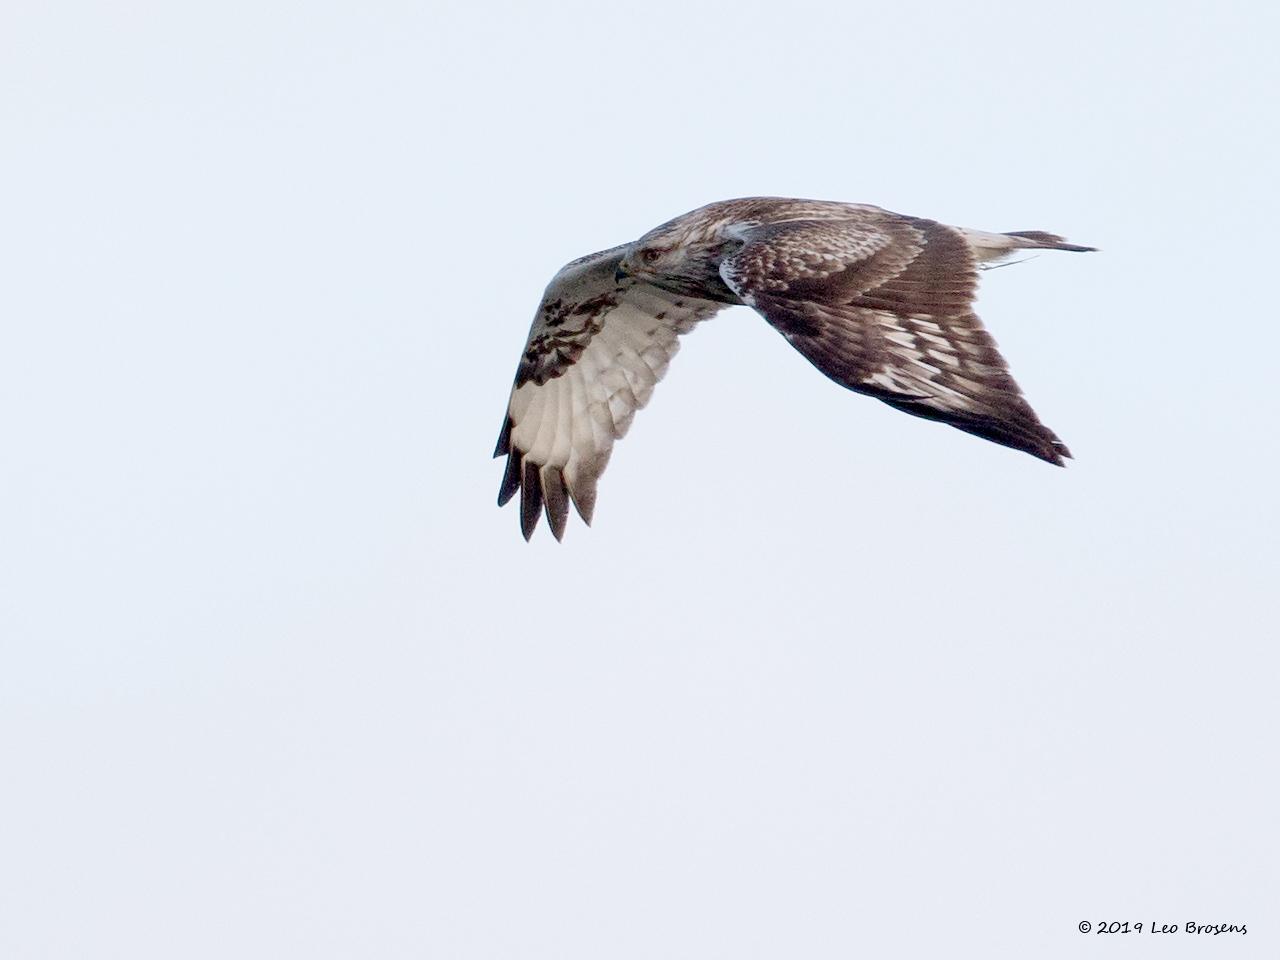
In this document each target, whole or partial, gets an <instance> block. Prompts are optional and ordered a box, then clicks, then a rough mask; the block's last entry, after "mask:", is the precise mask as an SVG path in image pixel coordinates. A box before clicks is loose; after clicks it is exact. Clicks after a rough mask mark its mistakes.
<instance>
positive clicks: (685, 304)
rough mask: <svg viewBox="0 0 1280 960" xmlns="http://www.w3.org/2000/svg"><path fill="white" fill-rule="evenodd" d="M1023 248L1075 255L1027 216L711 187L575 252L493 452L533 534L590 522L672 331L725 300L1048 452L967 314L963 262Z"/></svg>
mask: <svg viewBox="0 0 1280 960" xmlns="http://www.w3.org/2000/svg"><path fill="white" fill-rule="evenodd" d="M1025 249H1048V250H1073V251H1088V250H1092V249H1093V248H1092V247H1081V246H1076V245H1074V244H1070V243H1067V242H1066V241H1065V240H1063V239H1062V238H1061V237H1058V236H1055V235H1054V234H1051V233H1042V232H1040V231H1034V230H1024V231H1014V232H1011V233H985V232H982V231H979V230H968V229H964V228H961V227H950V226H947V225H945V224H942V223H938V222H936V221H933V220H925V219H922V218H920V217H909V216H903V215H901V214H897V213H891V212H889V211H888V210H883V209H881V208H879V207H873V206H868V205H865V204H851V203H836V202H831V201H825V200H795V199H786V198H780V197H749V198H745V199H740V200H724V201H721V202H718V203H712V204H709V205H707V206H705V207H700V208H699V209H697V210H693V211H691V212H689V213H686V214H684V215H683V216H679V217H676V218H675V219H674V220H670V221H668V222H667V223H664V224H662V225H661V226H659V227H655V228H654V229H653V230H650V231H649V232H648V233H646V234H645V235H644V236H642V237H641V238H640V239H639V240H636V241H634V242H632V243H627V244H623V245H622V246H619V247H613V248H612V249H609V250H602V251H601V252H599V253H593V254H591V255H590V256H586V257H582V258H580V259H578V260H574V261H573V262H571V263H569V264H568V265H567V266H565V267H564V269H562V270H561V271H560V272H559V273H558V274H556V276H555V277H554V278H553V279H552V281H551V284H550V286H548V287H547V290H546V293H545V294H544V296H543V298H542V303H541V305H540V306H539V307H538V312H537V313H536V314H535V315H534V320H533V327H532V329H531V330H530V331H529V340H528V342H527V343H526V345H525V349H524V354H523V355H522V356H521V358H520V365H519V367H518V368H517V370H516V377H515V384H514V386H513V387H512V390H511V399H510V402H509V403H508V406H507V414H506V417H505V418H504V420H503V425H502V432H501V435H500V436H499V438H498V446H497V449H496V450H495V452H494V456H495V457H500V456H504V455H505V456H506V457H507V467H506V473H505V475H504V476H503V478H502V487H501V489H500V491H499V493H498V503H499V505H502V504H505V503H506V502H507V501H508V500H510V499H511V498H512V497H513V496H514V495H515V494H516V492H517V491H519V492H520V527H521V530H522V531H523V533H524V537H525V539H526V540H527V539H529V537H530V536H532V534H533V531H534V528H535V527H536V526H537V523H538V516H539V514H540V513H542V512H543V511H544V510H545V512H546V516H547V522H548V524H549V525H550V527H551V532H552V533H553V534H554V535H555V537H556V539H557V540H559V539H560V538H561V537H562V536H563V535H564V528H565V522H566V519H567V518H568V515H569V503H570V501H572V502H573V504H574V506H575V507H576V508H577V511H578V514H579V515H580V516H581V517H582V519H583V520H584V521H585V522H586V523H588V524H590V522H591V514H592V510H593V508H594V506H595V500H596V481H597V480H598V479H599V477H600V473H601V471H603V470H604V467H605V464H606V463H607V462H608V460H609V454H610V452H611V451H612V449H613V442H614V440H616V439H618V438H620V437H621V436H622V435H623V434H624V433H626V431H627V428H628V427H629V426H630V425H631V418H632V417H633V416H634V414H635V412H636V411H637V410H639V409H640V408H641V407H643V406H644V405H645V403H646V402H648V400H649V396H650V394H651V393H652V392H653V387H654V384H656V383H657V382H658V380H659V379H661V377H662V375H663V374H664V373H665V372H666V370H667V364H668V363H669V362H670V360H671V358H672V356H673V355H674V354H675V352H676V349H677V343H678V338H679V337H680V335H681V334H684V333H688V332H689V331H690V330H692V329H693V327H694V326H695V325H696V324H698V323H699V322H700V321H702V320H706V319H707V318H708V317H710V316H712V315H713V314H714V313H716V312H717V311H719V310H721V309H723V308H724V307H727V306H730V305H733V304H746V305H747V306H749V307H751V308H753V309H754V310H756V311H757V312H758V313H760V314H761V315H763V316H764V318H765V319H766V320H767V321H768V322H769V323H770V324H772V325H773V326H774V327H775V328H776V329H777V330H778V332H779V333H781V334H782V335H783V336H784V337H786V339H787V340H788V342H790V344H791V345H792V346H793V347H795V348H796V349H797V350H799V351H800V353H802V354H803V355H804V356H805V358H806V359H808V360H809V362H810V363H812V364H813V365H814V366H815V367H817V368H818V369H819V370H820V371H822V372H823V373H824V374H826V375H827V376H828V377H830V378H831V379H832V380H834V381H835V382H836V383H838V384H840V385H841V386H844V387H848V388H849V389H850V390H854V391H856V392H858V393H864V394H867V395H868V396H872V397H875V398H876V399H877V400H882V401H884V402H885V403H887V404H889V406H891V407H894V408H896V409H898V410H902V411H904V412H906V413H910V414H913V415H915V416H917V417H924V418H925V419H928V420H938V421H941V422H942V423H947V424H950V425H951V426H953V427H956V428H958V429H960V430H964V431H966V432H967V433H972V434H975V435H976V436H979V437H983V438H985V439H987V440H993V441H995V442H996V443H1000V444H1004V445H1005V446H1008V447H1013V448H1015V449H1017V450H1024V451H1026V452H1027V453H1029V454H1031V455H1032V456H1035V457H1039V458H1040V459H1042V460H1047V461H1048V462H1050V463H1054V464H1058V465H1059V466H1061V465H1062V459H1063V457H1070V456H1071V453H1070V451H1068V450H1067V448H1066V446H1065V445H1064V444H1063V443H1062V441H1061V440H1059V439H1058V437H1057V436H1056V435H1055V434H1054V433H1053V431H1052V430H1050V429H1049V428H1048V427H1046V426H1045V425H1044V424H1043V423H1041V422H1040V419H1039V418H1038V417H1037V416H1036V414H1035V412H1034V411H1033V410H1032V409H1031V407H1030V405H1029V404H1028V403H1027V401H1026V400H1025V399H1023V396H1022V392H1021V390H1019V389H1018V385H1017V384H1016V383H1014V381H1013V377H1012V376H1010V374H1009V369H1008V367H1007V366H1006V364H1005V361H1004V358H1003V357H1001V356H1000V353H999V352H998V351H997V350H996V344H995V341H994V340H992V338H991V336H990V334H988V333H987V331H986V330H985V329H984V328H983V326H982V323H981V321H980V320H979V319H978V317H977V316H976V315H975V314H974V313H973V299H974V294H975V290H976V287H977V279H978V273H977V271H978V270H979V269H980V268H981V266H982V265H984V264H987V263H989V262H991V261H996V260H999V259H1001V258H1002V257H1006V256H1008V255H1009V254H1012V253H1015V252H1017V251H1019V250H1025Z"/></svg>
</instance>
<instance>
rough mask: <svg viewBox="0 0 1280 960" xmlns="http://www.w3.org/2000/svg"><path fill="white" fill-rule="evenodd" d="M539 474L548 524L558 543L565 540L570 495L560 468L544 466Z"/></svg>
mask: <svg viewBox="0 0 1280 960" xmlns="http://www.w3.org/2000/svg"><path fill="white" fill-rule="evenodd" d="M539 476H540V477H541V478H542V501H543V507H544V508H545V510H546V514H547V525H548V526H549V527H551V535H552V536H554V537H555V538H556V542H557V543H558V542H560V541H562V540H564V528H565V523H566V522H567V521H568V519H569V496H568V494H567V492H566V491H565V488H564V479H563V477H562V476H561V474H560V471H559V470H558V469H556V468H555V467H543V469H542V470H541V471H540V473H539Z"/></svg>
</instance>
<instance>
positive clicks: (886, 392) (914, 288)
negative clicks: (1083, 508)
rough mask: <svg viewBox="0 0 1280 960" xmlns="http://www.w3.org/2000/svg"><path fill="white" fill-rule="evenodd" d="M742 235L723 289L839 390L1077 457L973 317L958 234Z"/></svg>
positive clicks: (826, 229)
mask: <svg viewBox="0 0 1280 960" xmlns="http://www.w3.org/2000/svg"><path fill="white" fill-rule="evenodd" d="M741 236H742V239H743V240H744V245H743V246H742V248H741V249H739V250H738V251H737V252H736V253H735V254H734V255H733V256H731V257H729V258H726V259H725V260H724V261H723V262H722V263H721V265H720V273H721V276H722V277H723V278H724V281H725V283H726V284H728V286H729V287H730V288H731V289H732V290H733V291H734V292H735V293H736V294H738V295H739V296H740V297H741V298H742V299H743V301H744V302H746V303H747V304H748V305H749V306H751V307H754V308H755V309H756V310H757V311H759V312H760V313H761V314H763V315H764V317H765V319H767V320H768V321H769V322H770V323H771V324H772V325H773V326H774V327H776V328H777V329H778V330H779V331H781V332H782V334H783V336H785V337H786V338H787V340H789V341H790V342H791V345H792V346H794V347H795V348H796V349H797V350H799V351H800V352H801V353H802V354H804V356H805V357H807V358H808V360H809V361H810V362H811V363H812V364H813V365H814V366H815V367H817V368H818V369H819V370H821V371H822V372H823V373H825V374H826V375H827V376H828V377H830V378H831V379H832V380H834V381H836V382H837V383H839V384H841V385H842V386H845V387H848V388H849V389H851V390H856V391H858V392H859V393H865V394H869V395H871V396H873V397H876V398H877V399H879V400H883V401H884V402H885V403H887V404H889V405H890V406H892V407H895V408H897V409H899V410H903V411H905V412H907V413H910V414H914V415H915V416H918V417H925V418H927V419H930V420H940V421H942V422H943V423H949V424H951V426H953V427H957V428H959V429H961V430H964V431H966V432H968V433H972V434H976V435H977V436H979V437H984V438H986V439H987V440H994V441H995V442H996V443H1001V444H1004V445H1005V446H1009V447H1014V448H1016V449H1018V450H1025V451H1026V452H1027V453H1030V454H1032V455H1033V456H1037V457H1040V458H1041V459H1043V460H1048V461H1049V462H1050V463H1056V464H1059V465H1061V463H1062V458H1063V457H1070V456H1071V453H1070V451H1068V450H1067V448H1066V446H1065V445H1064V444H1063V443H1062V441H1061V440H1059V439H1058V438H1057V436H1055V435H1054V433H1053V431H1052V430H1050V429H1049V428H1048V427H1046V426H1045V425H1044V424H1043V423H1041V422H1040V419H1039V418H1038V417H1037V416H1036V414H1035V412H1034V411H1033V410H1032V409H1031V407H1030V405H1029V404H1028V403H1027V402H1026V400H1025V399H1023V396H1022V391H1020V390H1019V389H1018V385H1017V384H1016V383H1014V381H1013V377H1012V376H1011V375H1010V374H1009V368H1008V366H1007V365H1006V364H1005V361H1004V358H1003V357H1001V356H1000V353H999V352H998V351H997V350H996V344H995V341H994V340H993V339H992V338H991V335H990V334H988V333H987V331H986V330H985V329H983V326H982V323H981V321H980V320H979V319H978V317H977V316H976V315H975V314H974V313H973V309H972V307H973V298H974V293H975V290H976V287H977V262H976V258H975V252H974V248H973V247H972V246H971V245H970V244H969V243H968V242H967V241H966V240H965V238H964V236H963V234H962V232H961V231H960V230H957V229H955V228H953V227H948V226H944V225H943V224H939V223H935V222H934V221H932V220H921V219H916V218H912V217H903V216H899V215H897V214H892V213H889V212H888V211H883V210H878V209H875V208H870V209H867V210H866V211H865V212H861V211H859V212H857V213H851V216H850V218H849V219H832V220H791V221H786V222H780V223H774V224H765V225H761V226H754V227H750V228H748V229H746V230H744V231H742V233H741ZM1002 236H1005V237H1008V236H1011V235H1002ZM1045 236H1046V237H1047V236H1048V235H1047V234H1046V235H1045ZM1052 239H1053V240H1058V238H1056V237H1054V238H1052ZM1027 245H1031V242H1028V243H1027ZM1036 245H1042V244H1039V243H1037V244H1036ZM1043 245H1046V246H1048V245H1050V244H1048V243H1045V244H1043ZM1067 249H1073V248H1071V247H1067ZM1074 249H1084V248H1074Z"/></svg>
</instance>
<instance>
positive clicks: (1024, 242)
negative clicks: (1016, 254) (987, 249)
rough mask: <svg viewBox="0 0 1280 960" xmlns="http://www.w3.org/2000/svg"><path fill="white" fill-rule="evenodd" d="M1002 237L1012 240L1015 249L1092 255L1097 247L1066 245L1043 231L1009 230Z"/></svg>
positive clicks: (1055, 236) (1052, 234)
mask: <svg viewBox="0 0 1280 960" xmlns="http://www.w3.org/2000/svg"><path fill="white" fill-rule="evenodd" d="M1000 236H1002V237H1010V238H1012V239H1013V241H1014V243H1013V246H1014V248H1016V249H1027V248H1031V249H1036V250H1070V251H1072V252H1074V253H1092V252H1093V251H1095V250H1097V249H1098V248H1097V247H1082V246H1080V245H1079V244H1076V243H1067V241H1066V240H1064V239H1063V238H1062V237H1060V236H1058V235H1057V234H1056V233H1045V232H1044V231H1043V230H1010V231H1009V232H1008V233H1002V234H1000Z"/></svg>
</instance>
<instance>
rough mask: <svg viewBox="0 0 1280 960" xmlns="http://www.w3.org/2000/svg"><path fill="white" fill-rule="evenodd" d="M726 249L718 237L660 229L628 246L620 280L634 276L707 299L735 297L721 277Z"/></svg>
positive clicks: (622, 263)
mask: <svg viewBox="0 0 1280 960" xmlns="http://www.w3.org/2000/svg"><path fill="white" fill-rule="evenodd" d="M724 248H725V243H724V242H723V241H722V240H720V239H719V238H710V237H690V236H687V235H685V236H676V235H673V234H672V233H670V232H668V231H664V230H662V229H661V228H659V229H658V230H655V231H652V232H651V233H647V234H645V235H644V236H643V237H641V238H640V239H639V240H637V241H636V242H635V243H633V244H631V245H630V246H629V247H628V248H627V250H626V252H625V253H624V254H623V256H622V259H621V261H620V262H619V263H618V271H617V279H618V281H619V282H622V281H624V280H626V279H628V278H631V279H635V280H639V281H641V282H643V283H651V284H653V285H654V286H657V287H662V288H663V289H666V290H670V291H672V292H674V293H684V294H689V295H691V296H696V297H703V298H705V299H726V300H727V299H733V300H736V297H733V295H732V294H731V293H730V292H729V289H728V287H726V286H725V285H724V281H723V280H721V278H720V260H721V258H722V256H723V255H724V253H725V249H724Z"/></svg>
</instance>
